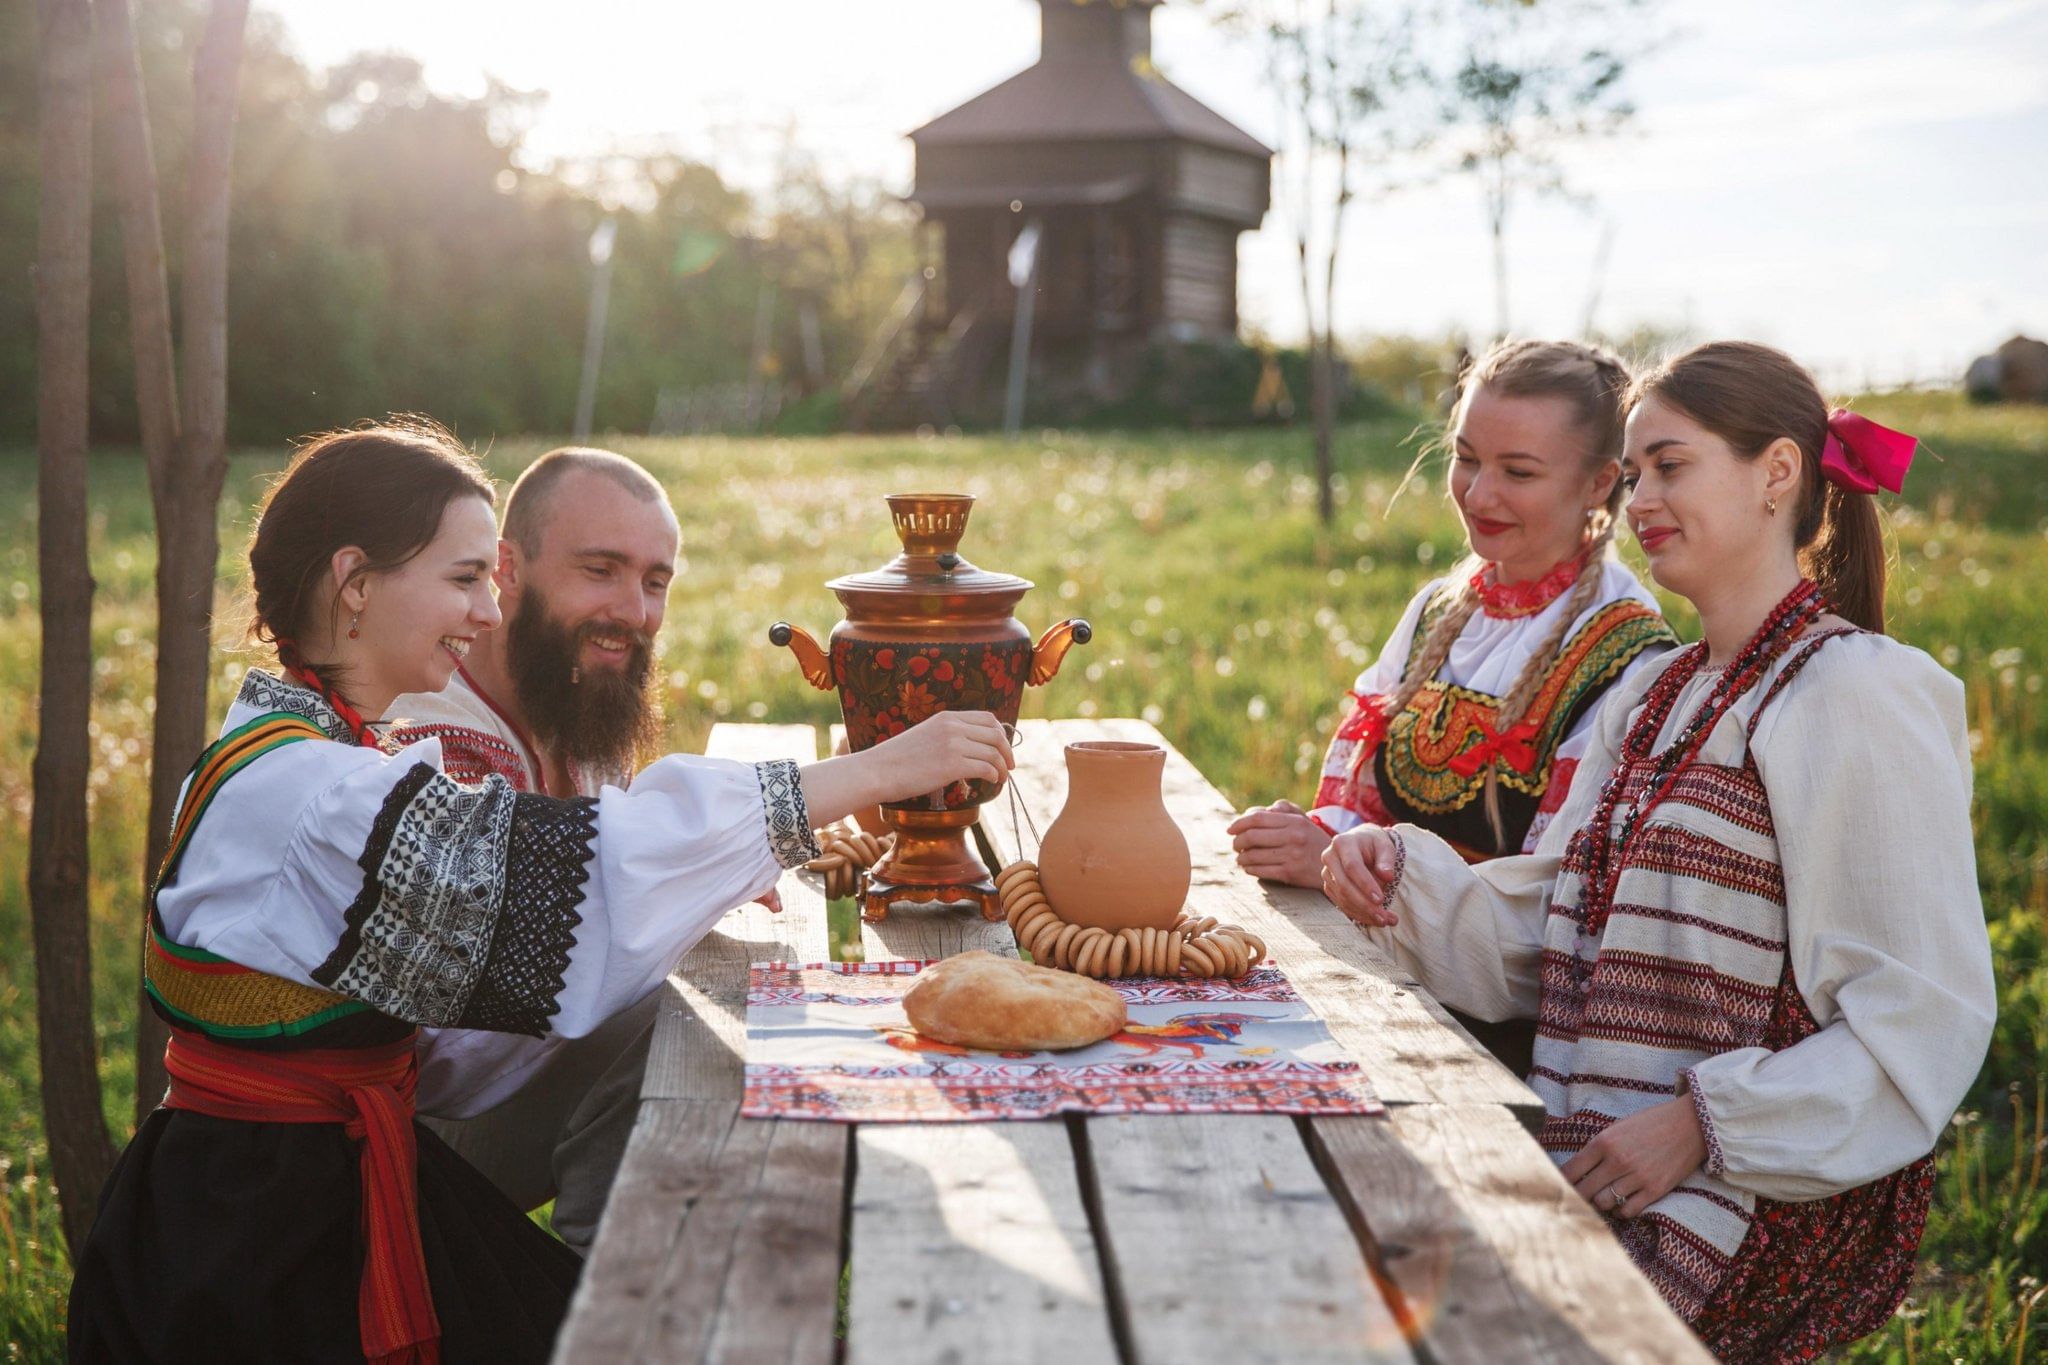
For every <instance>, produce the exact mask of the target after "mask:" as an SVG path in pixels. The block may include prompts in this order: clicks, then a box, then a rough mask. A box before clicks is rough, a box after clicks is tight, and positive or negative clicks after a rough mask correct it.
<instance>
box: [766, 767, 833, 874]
mask: <svg viewBox="0 0 2048 1365" xmlns="http://www.w3.org/2000/svg"><path fill="white" fill-rule="evenodd" d="M799 771H800V770H799V769H798V767H797V765H796V764H795V763H793V762H792V761H790V760H789V759H786V758H771V759H769V760H767V761H766V762H763V763H756V764H755V765H754V776H755V778H756V779H757V780H758V781H759V782H760V784H761V815H762V818H763V819H764V820H766V821H767V822H768V851H769V852H770V853H772V854H774V855H775V861H776V862H778V863H780V864H781V865H782V866H784V867H801V866H803V865H804V864H805V863H807V862H809V861H810V860H811V859H813V858H816V857H818V856H820V854H822V853H823V851H824V850H823V849H821V848H820V847H819V846H818V835H817V831H815V830H813V829H812V828H811V816H810V812H809V811H808V810H806V809H805V808H804V786H803V781H802V779H801V777H800V776H799Z"/></svg>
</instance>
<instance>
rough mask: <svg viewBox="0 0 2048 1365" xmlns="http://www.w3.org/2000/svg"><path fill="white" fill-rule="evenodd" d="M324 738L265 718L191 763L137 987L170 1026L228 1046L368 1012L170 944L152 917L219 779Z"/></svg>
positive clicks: (288, 718) (153, 891)
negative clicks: (277, 752)
mask: <svg viewBox="0 0 2048 1365" xmlns="http://www.w3.org/2000/svg"><path fill="white" fill-rule="evenodd" d="M326 738H327V735H326V734H325V732H323V731H322V730H321V729H320V728H319V727H318V726H317V725H314V724H313V723H312V722H310V721H308V720H305V719H304V718H303V717H300V716H294V715H291V714H289V713H286V712H273V713H271V714H269V715H264V716H258V717H257V718H256V719H254V720H252V721H250V722H249V723H248V724H246V725H242V726H238V727H236V728H235V729H233V730H230V731H229V732H228V733H227V734H225V735H222V736H221V737H220V738H219V739H218V740H216V741H215V742H214V743H213V744H212V745H211V746H210V747H209V748H208V749H207V750H206V752H204V753H202V754H201V755H200V756H199V761H198V762H197V763H196V764H194V765H193V767H192V777H191V780H190V781H189V782H188V783H187V785H186V788H185V800H184V803H183V804H182V805H181V806H179V808H178V816H177V819H176V821H175V822H174V823H173V824H172V826H171V846H170V850H169V852H167V853H166V854H165V855H164V862H163V867H162V869H161V870H160V871H158V873H157V877H156V882H155V883H154V884H153V885H152V886H151V888H150V896H149V901H150V908H149V923H148V951H147V952H145V953H144V954H143V986H144V988H145V989H147V990H148V992H149V996H150V999H151V1000H152V1001H154V1002H155V1004H156V1007H157V1009H158V1010H159V1012H161V1013H162V1014H163V1015H164V1017H165V1018H166V1019H167V1020H168V1021H169V1022H170V1023H171V1025H172V1026H173V1027H176V1028H184V1029H190V1030H192V1031H194V1032H197V1033H201V1034H204V1035H206V1036H207V1037H209V1038H215V1039H219V1040H221V1041H223V1042H230V1043H232V1042H238V1041H248V1040H250V1039H257V1038H278V1037H296V1036H298V1035H300V1034H303V1033H307V1032H309V1031H311V1030H313V1029H316V1028H319V1027H320V1026H321V1025H323V1024H329V1023H332V1022H334V1021H335V1020H337V1019H341V1018H344V1017H346V1016H348V1015H351V1014H359V1013H362V1012H364V1011H367V1010H368V1009H369V1008H370V1006H368V1005H366V1004H364V1003H363V1002H362V1001H360V1000H351V999H350V998H349V997H347V996H345V995H337V994H335V993H334V992H332V991H323V990H320V989H318V988H316V987H313V986H306V985H301V984H300V983H298V982H296V981H287V980H285V979H284V978H282V977H276V976H272V975H270V974H269V973H268V972H259V971H256V970H255V969H253V968H250V967H244V966H242V965H241V964H239V963H236V962H230V961H229V960H228V959H226V958H224V957H221V956H219V955H217V954H215V953H209V952H207V951H205V950H204V949H202V948H186V947H182V946H180V945H178V944H175V943H173V942H171V941H170V939H169V937H168V936H167V935H166V934H165V933H164V929H163V920H162V919H161V918H160V917H159V916H158V915H157V913H156V898H157V895H158V894H159V893H160V892H161V891H162V890H163V888H164V887H166V886H169V885H170V884H171V882H172V881H173V880H175V879H176V877H177V875H178V865H179V863H180V862H181V861H182V860H183V858H184V855H185V849H186V847H187V846H188V845H189V844H190V843H191V840H192V831H193V830H194V829H195V828H196V827H197V826H198V824H199V819H200V817H201V816H202V815H204V814H205V813H206V810H207V808H208V807H209V806H210V805H211V804H212V803H213V798H214V797H215V796H216V795H218V794H219V792H220V789H221V787H222V786H223V785H224V784H225V783H226V782H227V780H228V779H229V778H230V777H233V776H234V775H235V774H236V773H238V772H240V771H241V770H242V769H243V768H246V767H247V766H248V765H249V764H251V763H253V762H255V761H256V760H257V759H259V758H261V757H262V756H263V755H265V754H267V753H270V752H271V751H273V750H275V749H280V748H282V747H284V746H285V745H287V744H296V743H298V742H299V741H301V740H308V739H326ZM279 852H280V854H282V850H279Z"/></svg>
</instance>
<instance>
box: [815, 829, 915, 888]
mask: <svg viewBox="0 0 2048 1365" xmlns="http://www.w3.org/2000/svg"><path fill="white" fill-rule="evenodd" d="M895 846H896V836H895V835H893V834H890V835H874V834H870V833H868V832H867V831H866V830H864V829H855V828H849V827H848V826H845V825H833V826H831V827H830V828H829V829H821V830H819V831H818V847H819V848H821V849H823V850H824V852H822V853H820V854H819V855H818V856H817V857H815V858H813V859H811V860H810V861H809V862H807V863H805V864H804V870H805V871H806V872H816V873H819V874H821V875H822V876H823V877H824V878H825V899H827V900H835V901H836V900H838V899H839V898H840V897H842V896H853V895H858V894H859V893H860V874H861V873H863V872H865V871H867V870H868V869H869V868H871V867H873V866H874V865H875V864H876V863H878V862H880V861H882V855H883V854H884V853H887V852H888V851H889V850H890V849H892V848H894V847H895Z"/></svg>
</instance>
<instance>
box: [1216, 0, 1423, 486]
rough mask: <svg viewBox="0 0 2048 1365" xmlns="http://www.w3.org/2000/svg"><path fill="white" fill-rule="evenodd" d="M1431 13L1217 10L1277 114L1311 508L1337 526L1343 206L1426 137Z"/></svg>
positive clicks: (1300, 7) (1305, 5)
mask: <svg viewBox="0 0 2048 1365" xmlns="http://www.w3.org/2000/svg"><path fill="white" fill-rule="evenodd" d="M1434 12H1435V11H1434V9H1433V7H1425V5H1424V4H1423V3H1409V2H1408V0H1396V2H1395V3H1386V4H1375V3H1367V0H1238V3H1232V4H1227V5H1225V6H1223V7H1221V8H1219V10H1218V12H1217V18H1218V22H1219V23H1221V24H1222V25H1223V26H1224V27H1225V28H1227V29H1229V30H1231V31H1234V32H1237V33H1239V34H1242V35H1244V36H1245V37H1247V38H1249V39H1251V40H1252V41H1254V42H1256V43H1257V44H1258V46H1259V48H1260V51H1261V54H1262V56H1263V57H1264V73H1265V82H1266V87H1267V91H1268V93H1270V94H1271V95H1272V97H1273V99H1274V102H1275V105H1276V107H1277V112H1278V117H1277V120H1276V123H1277V127H1278V136H1277V139H1276V141H1277V143H1278V146H1277V148H1276V150H1277V151H1278V152H1279V153H1280V157H1279V162H1280V164H1279V168H1278V175H1277V177H1276V179H1277V181H1278V184H1277V186H1276V189H1277V195H1276V197H1277V198H1278V199H1279V200H1280V203H1281V207H1282V211H1283V213H1284V214H1285V216H1286V218H1287V220H1288V225H1289V227H1290V229H1291V230H1292V232H1293V234H1294V245H1295V258H1296V261H1297V263H1298V265H1299V269H1300V277H1301V306H1302V321H1303V327H1304V329H1305V331H1306V332H1307V337H1308V346H1309V411H1310V415H1311V417H1312V419H1313V423H1314V428H1315V451H1316V510H1317V513H1318V514H1319V515H1320V516H1321V518H1322V521H1323V523H1324V525H1328V524H1329V523H1330V522H1331V520H1332V519H1333V518H1334V517H1335V516H1336V494H1335V491H1334V487H1333V483H1334V478H1335V473H1336V457H1335V449H1334V447H1335V441H1336V410H1337V375H1338V369H1337V365H1338V360H1337V341H1336V335H1337V275H1338V261H1339V257H1340V255H1341V251H1342V247H1343V241H1344V223H1345V219H1346V217H1347V215H1348V214H1349V212H1350V209H1351V206H1352V203H1353V202H1354V201H1355V200H1357V199H1359V198H1360V197H1364V196H1372V195H1377V194H1379V193H1383V192H1385V191H1387V190H1389V189H1392V188H1394V187H1395V186H1396V185H1398V184H1399V183H1401V181H1402V179H1403V177H1404V174H1405V168H1406V165H1407V160H1408V158H1410V157H1412V156H1413V154H1414V153H1416V152H1418V151H1420V150H1421V149H1422V147H1423V146H1424V145H1425V144H1426V143H1427V142H1428V141H1429V140H1430V138H1431V137H1432V136H1433V134H1434V129H1433V128H1432V127H1431V126H1430V123H1429V122H1428V120H1427V119H1426V118H1425V117H1421V116H1420V114H1421V111H1420V110H1419V109H1418V102H1417V100H1416V99H1415V98H1414V96H1415V95H1416V93H1417V92H1418V91H1419V89H1420V87H1421V84H1422V77H1423V68H1422V66H1421V65H1420V63H1419V61H1418V58H1417V43H1418V40H1419V39H1420V38H1421V37H1422V36H1423V35H1424V34H1425V32H1426V30H1427V28H1428V24H1429V22H1430V20H1431V17H1432V16H1433V14H1434Z"/></svg>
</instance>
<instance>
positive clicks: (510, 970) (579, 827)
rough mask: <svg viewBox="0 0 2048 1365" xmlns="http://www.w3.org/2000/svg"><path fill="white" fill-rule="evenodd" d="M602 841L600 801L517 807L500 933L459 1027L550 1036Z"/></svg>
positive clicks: (546, 801) (524, 797) (529, 801)
mask: <svg viewBox="0 0 2048 1365" xmlns="http://www.w3.org/2000/svg"><path fill="white" fill-rule="evenodd" d="M596 839H597V802H596V801H595V800H593V799H591V798H589V797H581V796H579V797H572V798H570V799H568V800H561V799H558V798H555V797H549V796H536V795H532V794H529V793H521V794H520V795H519V796H518V797H517V798H516V799H515V800H514V802H513V807H512V836H511V843H510V849H509V856H508V859H507V862H506V867H505V893H504V900H503V902H502V910H501V912H500V914H499V916H498V930H497V933H496V935H495V936H494V937H493V938H492V940H491V951H490V956H489V958H488V959H487V960H486V961H485V963H484V972H483V978H482V979H481V980H480V981H478V983H477V986H476V989H475V990H474V991H473V992H471V994H470V997H469V1005H468V1007H467V1008H466V1009H464V1010H463V1011H462V1014H461V1016H460V1017H459V1018H458V1019H457V1020H456V1021H455V1022H456V1025H457V1026H458V1027H460V1028H475V1029H490V1030H492V1031H494V1032H498V1033H525V1034H530V1035H532V1036H533V1037H536V1038H538V1037H540V1036H542V1035H543V1034H545V1033H546V1032H547V1031H548V1021H549V1020H550V1019H552V1018H554V1016H555V1015H556V1014H557V1013H558V1012H559V1011H560V1010H561V995H562V977H563V974H564V973H566V972H567V971H568V969H569V954H570V951H571V950H572V949H574V947H575V946H576V927H577V926H578V925H579V924H581V923H582V922H583V916H582V913H581V911H580V909H579V907H580V906H581V905H582V904H583V895H584V886H585V884H586V883H588V882H589V880H590V858H591V845H592V844H593V843H594V842H595V841H596Z"/></svg>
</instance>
